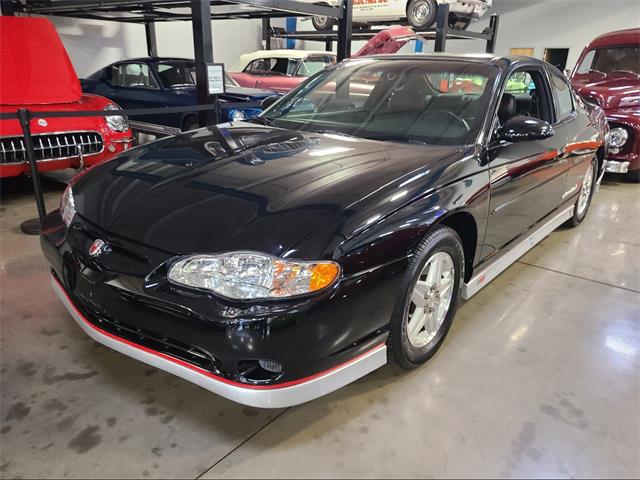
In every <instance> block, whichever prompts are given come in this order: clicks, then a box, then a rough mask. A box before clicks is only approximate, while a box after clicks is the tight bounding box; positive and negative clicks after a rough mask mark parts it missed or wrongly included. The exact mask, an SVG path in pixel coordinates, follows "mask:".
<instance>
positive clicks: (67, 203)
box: [60, 185, 76, 227]
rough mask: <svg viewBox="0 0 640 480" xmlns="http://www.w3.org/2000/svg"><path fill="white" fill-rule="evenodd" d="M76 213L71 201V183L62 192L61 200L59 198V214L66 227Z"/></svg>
mask: <svg viewBox="0 0 640 480" xmlns="http://www.w3.org/2000/svg"><path fill="white" fill-rule="evenodd" d="M75 214H76V206H75V204H74V202H73V191H72V190H71V185H68V186H67V188H66V189H65V191H64V193H63V194H62V200H60V216H61V217H62V221H63V222H64V224H65V225H66V226H67V227H68V226H69V225H70V224H71V221H72V220H73V217H74V216H75Z"/></svg>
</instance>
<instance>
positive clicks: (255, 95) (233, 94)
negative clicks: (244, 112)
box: [173, 86, 281, 102]
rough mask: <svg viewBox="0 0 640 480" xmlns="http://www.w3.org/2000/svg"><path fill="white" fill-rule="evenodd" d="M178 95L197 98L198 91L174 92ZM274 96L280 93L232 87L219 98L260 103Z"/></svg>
mask: <svg viewBox="0 0 640 480" xmlns="http://www.w3.org/2000/svg"><path fill="white" fill-rule="evenodd" d="M173 92H174V93H176V94H178V95H187V96H189V97H193V98H194V99H196V98H197V90H196V88H195V87H183V88H176V89H174V90H173ZM273 95H278V96H280V95H281V94H280V93H278V92H274V91H272V90H263V89H260V88H244V87H230V86H227V87H226V88H225V93H223V94H220V95H218V98H220V100H222V101H227V102H250V101H256V102H257V101H260V100H264V99H265V98H267V97H271V96H273Z"/></svg>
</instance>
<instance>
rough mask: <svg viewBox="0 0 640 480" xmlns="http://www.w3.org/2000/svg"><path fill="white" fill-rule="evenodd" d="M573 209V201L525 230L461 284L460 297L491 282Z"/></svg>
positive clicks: (470, 294)
mask: <svg viewBox="0 0 640 480" xmlns="http://www.w3.org/2000/svg"><path fill="white" fill-rule="evenodd" d="M573 209H574V205H573V203H572V204H571V205H570V206H569V207H562V210H560V211H559V212H557V213H555V214H553V215H552V216H551V217H549V218H548V219H545V220H543V223H540V224H539V225H538V226H536V227H533V230H531V231H529V232H526V233H525V234H524V236H523V237H522V239H520V240H518V241H517V242H516V243H514V244H513V245H511V246H509V247H507V248H505V250H504V252H503V253H501V254H499V255H498V256H497V258H495V259H494V260H492V261H490V262H489V264H488V265H486V266H484V267H482V268H481V269H480V270H479V271H478V272H476V274H475V275H474V276H473V278H472V279H471V280H469V282H468V283H465V284H464V285H463V286H462V291H461V295H462V298H464V299H469V298H471V297H473V296H474V295H475V294H476V293H478V292H479V291H480V290H481V289H482V288H483V287H485V286H486V285H487V284H488V283H489V282H491V280H493V279H494V278H496V277H497V276H498V275H500V274H501V273H502V272H504V271H505V270H506V269H507V268H508V267H509V266H511V265H512V264H513V263H514V262H515V261H516V260H518V259H519V258H520V257H522V256H523V255H524V254H525V253H527V252H528V251H529V250H531V249H532V248H533V247H535V246H536V245H537V244H538V243H540V242H541V241H542V240H544V238H545V237H547V236H548V235H549V234H550V233H551V232H553V231H554V230H555V229H556V228H558V227H559V226H560V225H562V224H563V223H564V222H566V221H567V220H569V219H570V218H571V216H572V215H573Z"/></svg>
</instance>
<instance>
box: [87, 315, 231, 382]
mask: <svg viewBox="0 0 640 480" xmlns="http://www.w3.org/2000/svg"><path fill="white" fill-rule="evenodd" d="M92 321H93V322H94V323H95V324H96V326H98V327H100V328H101V329H103V330H105V331H107V332H109V333H112V334H113V335H116V336H118V337H120V338H123V339H125V340H129V341H131V342H133V343H136V344H138V345H142V346H143V347H147V348H150V349H151V350H154V351H156V352H162V353H165V354H167V355H171V356H172V357H175V358H179V359H180V360H184V361H185V362H188V363H190V364H192V365H196V366H198V367H200V368H202V369H204V370H207V371H209V372H212V373H215V374H220V371H219V370H218V368H217V363H218V362H217V360H216V359H215V358H214V357H213V355H211V354H210V353H209V352H207V351H205V350H203V349H201V348H199V347H196V346H194V345H189V344H187V343H184V342H181V341H179V340H176V339H174V338H170V337H166V336H163V335H159V334H157V333H154V332H150V331H148V330H144V329H141V328H138V327H134V326H133V325H130V324H128V323H126V322H122V321H119V320H117V321H116V320H108V319H106V318H102V317H93V318H92Z"/></svg>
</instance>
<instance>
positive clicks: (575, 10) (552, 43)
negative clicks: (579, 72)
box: [49, 0, 640, 77]
mask: <svg viewBox="0 0 640 480" xmlns="http://www.w3.org/2000/svg"><path fill="white" fill-rule="evenodd" d="M493 3H494V8H493V11H495V12H498V13H500V14H501V19H500V28H499V32H498V43H497V46H496V53H497V54H509V50H510V49H511V48H518V47H520V48H524V47H532V48H534V52H535V56H537V57H539V58H542V56H543V54H544V49H545V48H569V58H568V61H567V66H568V67H569V68H571V67H573V65H574V64H575V62H576V60H577V58H578V56H579V55H580V52H581V51H582V48H583V47H584V46H585V45H586V44H587V43H588V42H590V41H591V40H592V39H593V38H595V37H596V36H598V35H600V34H602V33H605V32H609V31H612V30H619V29H623V28H632V27H636V28H637V27H640V0H494V2H493ZM49 18H50V19H51V20H53V21H54V23H55V25H56V28H57V29H58V33H59V34H60V37H61V38H62V41H63V42H64V44H65V46H66V48H67V51H68V52H69V56H70V57H71V60H72V62H73V64H74V66H75V67H76V70H77V72H78V75H79V76H80V77H83V76H86V75H89V74H90V73H93V72H94V71H95V70H97V69H99V68H101V67H103V66H105V65H108V64H109V63H111V62H114V61H117V60H121V59H124V58H131V57H135V56H145V55H146V54H147V51H146V43H145V35H144V26H142V25H129V24H120V23H117V22H98V21H91V20H77V19H68V18H61V17H49ZM272 23H273V24H280V23H281V24H284V22H283V21H282V20H279V19H278V20H273V21H272ZM488 23H489V22H488V15H487V16H486V17H485V19H484V20H482V21H479V22H476V23H474V24H473V25H472V26H471V29H472V30H475V31H482V30H483V29H484V28H485V27H486V26H488ZM312 28H313V27H312V26H311V22H310V21H300V20H299V21H298V29H300V30H308V29H312ZM212 29H213V36H214V38H213V46H214V58H215V60H216V61H218V62H223V63H225V65H227V66H231V64H233V63H234V62H235V61H236V59H237V58H238V56H239V55H241V54H242V53H247V52H251V51H254V50H258V49H259V48H261V22H260V20H217V21H214V22H212ZM156 35H157V42H158V54H159V55H161V56H170V55H174V56H182V57H190V58H193V38H192V31H191V22H171V23H158V24H157V26H156ZM363 43H364V42H353V48H352V51H353V52H356V51H357V50H358V49H359V48H360V46H361V45H362V44H363ZM430 43H431V45H433V42H430ZM275 44H276V42H274V47H275V46H276V45H275ZM296 44H297V48H300V49H304V48H306V49H308V50H323V49H324V44H323V43H318V42H300V41H298V42H296ZM335 46H336V45H335V42H334V50H335ZM431 49H432V47H431ZM447 51H449V52H460V53H472V52H484V42H482V41H477V40H473V41H466V40H449V41H448V42H447Z"/></svg>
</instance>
